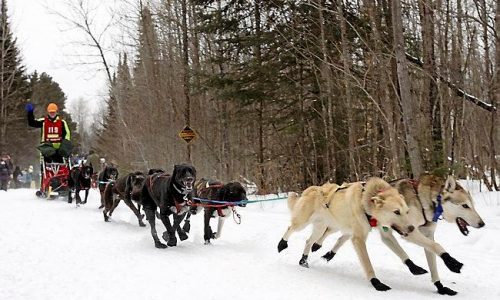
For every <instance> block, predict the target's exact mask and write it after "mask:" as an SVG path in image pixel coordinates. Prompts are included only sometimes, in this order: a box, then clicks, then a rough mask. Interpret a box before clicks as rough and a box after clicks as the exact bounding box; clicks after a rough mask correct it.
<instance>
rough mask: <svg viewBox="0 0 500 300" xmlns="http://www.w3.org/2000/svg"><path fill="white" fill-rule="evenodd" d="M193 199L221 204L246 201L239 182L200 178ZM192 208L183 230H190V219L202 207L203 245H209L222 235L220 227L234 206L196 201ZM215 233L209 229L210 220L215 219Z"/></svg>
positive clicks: (244, 192) (242, 205)
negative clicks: (212, 240) (216, 219)
mask: <svg viewBox="0 0 500 300" xmlns="http://www.w3.org/2000/svg"><path fill="white" fill-rule="evenodd" d="M193 194H194V197H195V198H199V199H207V200H215V201H221V202H234V203H236V202H241V201H243V202H244V201H247V193H246V191H245V188H244V187H243V186H242V185H241V183H239V182H228V183H226V184H224V183H222V182H220V181H216V180H210V179H205V178H202V179H200V180H199V181H198V182H197V184H196V185H195V191H194V193H193ZM193 202H194V206H192V207H191V209H190V210H189V212H188V215H187V216H186V220H185V222H184V226H183V229H184V231H186V232H189V229H190V224H189V223H190V217H191V215H194V214H196V213H197V212H199V211H201V208H202V207H203V206H204V216H203V223H204V226H203V228H204V234H203V238H204V239H205V245H207V244H210V240H211V239H218V238H219V237H220V236H221V233H222V227H223V226H224V222H225V220H226V219H227V218H228V217H229V216H230V215H231V213H232V210H233V209H234V205H224V203H217V202H206V203H205V204H204V203H202V202H201V201H197V200H196V199H195V200H194V201H193ZM238 206H241V207H244V206H246V204H245V203H239V204H238ZM217 217H218V221H217V231H216V232H214V231H212V228H211V227H210V219H211V218H217Z"/></svg>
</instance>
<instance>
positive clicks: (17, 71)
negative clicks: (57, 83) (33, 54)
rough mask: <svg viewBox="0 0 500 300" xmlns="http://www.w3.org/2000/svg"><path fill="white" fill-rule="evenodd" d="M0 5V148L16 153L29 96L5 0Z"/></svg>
mask: <svg viewBox="0 0 500 300" xmlns="http://www.w3.org/2000/svg"><path fill="white" fill-rule="evenodd" d="M0 5H1V7H0V54H1V55H0V150H1V151H6V152H9V153H11V155H12V156H13V157H19V156H20V155H21V153H22V152H23V151H24V150H25V147H24V143H25V139H24V137H25V135H26V134H25V131H26V125H25V123H26V116H25V113H24V100H25V99H27V98H28V96H29V89H28V82H27V76H26V74H25V67H24V66H23V65H22V64H21V58H20V55H19V49H18V48H17V45H16V39H15V38H14V37H13V35H12V32H11V29H10V24H9V21H8V15H7V1H6V0H2V1H1V4H0Z"/></svg>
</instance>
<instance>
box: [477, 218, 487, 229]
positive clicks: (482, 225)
mask: <svg viewBox="0 0 500 300" xmlns="http://www.w3.org/2000/svg"><path fill="white" fill-rule="evenodd" d="M484 225H486V224H484V222H483V221H482V220H481V221H480V222H479V224H478V226H479V228H481V227H484Z"/></svg>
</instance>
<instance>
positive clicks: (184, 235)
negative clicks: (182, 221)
mask: <svg viewBox="0 0 500 300" xmlns="http://www.w3.org/2000/svg"><path fill="white" fill-rule="evenodd" d="M177 234H178V235H179V239H180V240H181V241H184V240H187V239H188V235H187V234H186V233H185V232H184V231H178V232H177Z"/></svg>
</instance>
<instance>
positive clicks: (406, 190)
mask: <svg viewBox="0 0 500 300" xmlns="http://www.w3.org/2000/svg"><path fill="white" fill-rule="evenodd" d="M390 184H391V185H392V186H393V187H395V188H397V189H398V191H399V193H400V194H402V195H403V196H404V199H405V202H406V204H407V205H408V207H409V209H410V213H409V214H408V217H409V218H410V222H411V223H412V224H413V225H414V226H415V227H417V228H418V229H419V230H420V231H421V232H422V233H423V234H424V235H425V236H426V237H428V238H429V239H431V240H434V232H435V231H436V226H437V224H438V223H439V222H438V220H439V217H440V214H441V213H442V216H443V219H444V220H445V221H447V222H450V223H453V222H455V223H456V224H457V227H458V229H459V230H460V232H461V233H462V234H463V235H465V236H467V235H468V234H469V230H468V229H467V226H472V227H474V228H481V227H483V226H484V225H485V224H484V222H483V220H482V219H481V217H480V216H479V214H478V213H477V211H476V210H475V209H474V202H473V200H472V197H471V195H470V194H469V193H468V192H467V191H466V190H464V188H463V187H461V186H460V184H458V183H457V182H456V180H455V178H454V177H453V176H448V178H447V179H446V181H445V179H444V178H441V177H438V176H434V175H422V176H420V178H419V180H418V181H417V180H410V179H401V180H396V181H393V182H391V183H390ZM440 204H441V205H440ZM379 230H380V228H379ZM330 233H331V232H330V230H327V231H326V232H325V233H324V234H323V236H322V237H321V238H320V239H319V240H318V241H317V242H316V243H315V244H313V246H312V251H316V250H318V249H319V248H320V247H321V245H322V243H323V241H324V240H325V238H326V237H327V236H328V235H329V234H330ZM380 237H381V238H382V241H383V242H384V244H385V245H387V247H389V249H391V250H392V251H393V252H394V253H395V254H396V255H398V256H399V258H400V259H401V261H403V263H404V264H405V265H407V266H408V269H409V270H410V272H411V273H412V274H414V275H420V274H424V273H427V271H426V270H424V269H422V268H420V267H419V266H417V265H415V264H414V263H413V262H412V261H411V259H410V258H409V257H408V254H406V252H405V251H404V250H403V248H401V246H400V245H399V243H398V241H397V240H396V239H395V238H394V236H393V235H392V231H391V230H389V231H383V230H380ZM347 239H348V237H345V236H341V237H340V238H339V239H338V241H337V243H336V244H335V246H334V247H333V249H332V250H331V251H329V252H327V253H326V254H325V255H323V258H324V259H326V260H327V261H330V260H331V259H332V258H333V257H334V256H335V254H336V253H337V251H338V249H339V248H340V247H341V246H342V244H343V241H344V242H345V240H347ZM425 256H426V258H427V264H428V266H429V269H430V270H431V280H432V282H433V283H434V285H435V286H436V288H437V290H438V293H439V294H441V295H451V296H453V295H456V294H457V292H456V291H454V290H452V289H450V288H448V287H445V286H443V284H442V283H441V281H440V279H439V274H438V271H437V266H436V256H435V254H434V253H433V252H431V251H429V250H427V249H425Z"/></svg>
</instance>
